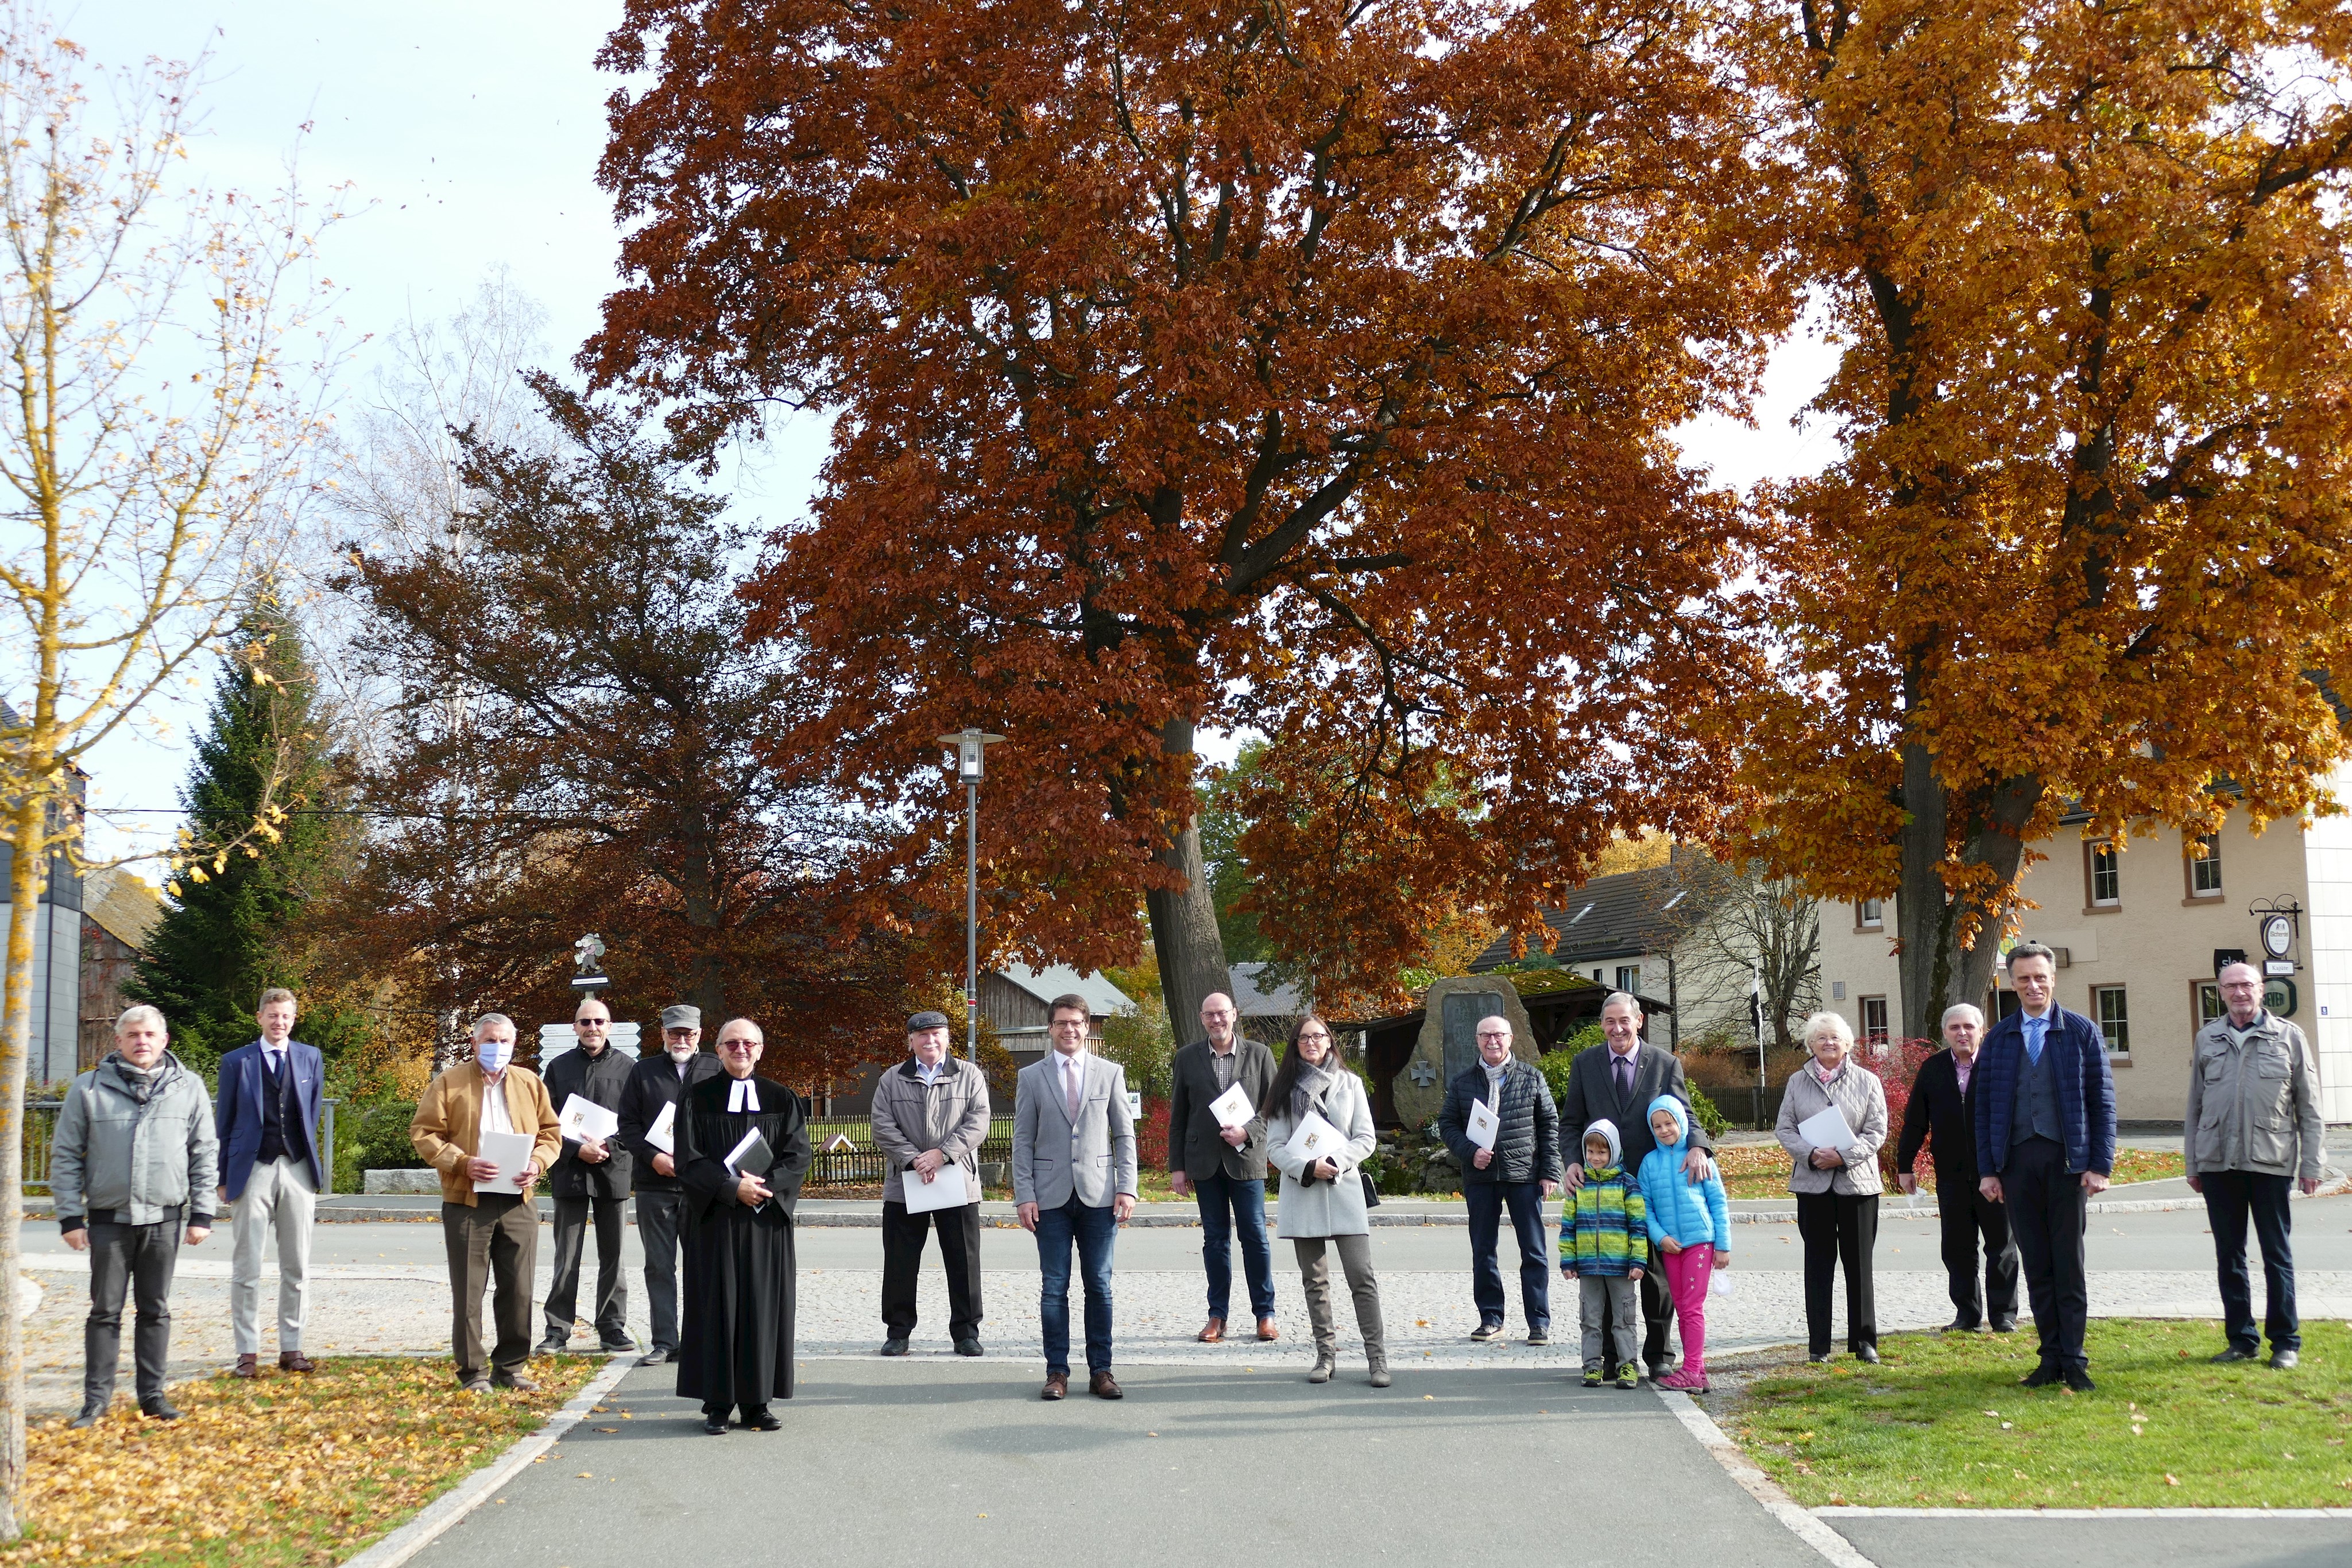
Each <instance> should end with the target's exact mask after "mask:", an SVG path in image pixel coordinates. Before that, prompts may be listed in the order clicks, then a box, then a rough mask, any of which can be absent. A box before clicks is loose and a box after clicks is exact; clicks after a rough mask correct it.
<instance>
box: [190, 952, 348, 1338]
mask: <svg viewBox="0 0 2352 1568" xmlns="http://www.w3.org/2000/svg"><path fill="white" fill-rule="evenodd" d="M294 1012H295V1002H294V993H293V992H291V991H289V990H285V989H282V988H278V987H275V986H273V987H271V988H269V989H268V990H266V991H264V992H262V993H261V1003H260V1006H258V1007H257V1008H256V1009H254V1018H255V1019H256V1021H257V1022H258V1023H259V1024H260V1025H261V1038H260V1039H259V1040H255V1041H254V1042H253V1043H252V1044H251V1045H241V1046H239V1047H237V1048H236V1050H235V1051H230V1052H229V1053H228V1054H227V1055H226V1056H224V1057H222V1058H221V1064H220V1093H219V1095H218V1096H217V1097H216V1098H215V1100H214V1102H213V1124H214V1127H215V1131H217V1132H218V1134H220V1150H221V1155H220V1161H221V1165H220V1168H221V1189H220V1196H221V1201H222V1202H224V1203H226V1204H228V1205H229V1206H230V1209H229V1212H230V1216H231V1221H230V1222H231V1225H232V1230H231V1236H232V1240H231V1241H230V1247H231V1248H232V1249H233V1250H232V1253H231V1258H230V1263H229V1276H228V1312H229V1323H230V1327H231V1330H232V1332H233V1333H235V1335H236V1375H237V1376H239V1377H256V1376H258V1375H260V1366H261V1258H262V1252H263V1249H265V1248H266V1247H267V1246H268V1240H269V1237H270V1234H271V1233H272V1232H273V1231H274V1232H276V1234H277V1237H278V1370H280V1371H281V1372H310V1371H313V1370H315V1368H313V1367H312V1365H311V1364H310V1360H309V1358H307V1357H306V1356H304V1355H303V1354H302V1322H303V1320H304V1318H306V1317H307V1316H308V1315H309V1312H310V1219H311V1211H312V1209H313V1207H315V1206H316V1204H317V1201H318V1196H319V1193H320V1190H321V1189H323V1188H324V1187H325V1186H326V1185H327V1173H326V1168H325V1166H323V1165H322V1164H321V1163H320V1158H319V1095H320V1089H321V1087H322V1085H323V1082H324V1080H325V1077H326V1062H325V1060H324V1059H323V1058H321V1057H320V1054H319V1053H318V1051H314V1050H313V1049H311V1048H310V1046H307V1045H304V1044H303V1043H302V1042H301V1041H300V1040H295V1039H293V1038H292V1036H293V1032H294Z"/></svg>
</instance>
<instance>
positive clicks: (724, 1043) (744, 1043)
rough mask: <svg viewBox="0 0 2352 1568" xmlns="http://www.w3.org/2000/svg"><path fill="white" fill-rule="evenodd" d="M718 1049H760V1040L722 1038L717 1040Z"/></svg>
mask: <svg viewBox="0 0 2352 1568" xmlns="http://www.w3.org/2000/svg"><path fill="white" fill-rule="evenodd" d="M759 1049H760V1042H759V1041H758V1040H720V1041H719V1050H721V1051H757V1050H759Z"/></svg>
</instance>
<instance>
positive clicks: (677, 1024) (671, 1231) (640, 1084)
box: [618, 1006, 720, 1366]
mask: <svg viewBox="0 0 2352 1568" xmlns="http://www.w3.org/2000/svg"><path fill="white" fill-rule="evenodd" d="M661 1019H662V1049H661V1053H660V1054H659V1055H654V1054H652V1053H650V1052H648V1053H647V1054H646V1056H645V1057H644V1058H643V1059H642V1060H640V1061H638V1062H637V1064H636V1066H635V1067H633V1068H631V1069H630V1070H629V1082H628V1084H627V1086H626V1087H625V1088H624V1089H623V1090H622V1091H621V1108H620V1116H621V1130H620V1133H619V1134H618V1136H619V1138H620V1142H621V1146H622V1147H623V1148H625V1149H626V1150H628V1151H629V1163H630V1175H631V1180H632V1183H633V1185H634V1187H635V1193H636V1201H637V1243H638V1245H639V1246H641V1247H643V1248H644V1249H645V1252H646V1303H647V1305H648V1308H649V1310H650V1311H651V1312H652V1314H653V1348H652V1349H650V1350H648V1351H647V1352H646V1354H645V1356H644V1358H643V1359H642V1360H640V1361H639V1362H638V1363H637V1364H638V1365H640V1366H659V1365H660V1364H662V1363H664V1362H666V1361H667V1360H669V1359H670V1358H671V1357H673V1356H675V1355H676V1354H677V1319H678V1312H677V1246H678V1231H677V1227H678V1218H679V1216H680V1214H681V1213H682V1212H683V1211H684V1209H685V1207H686V1192H685V1189H684V1188H683V1187H681V1186H679V1185H678V1179H677V1156H676V1154H675V1152H674V1151H675V1149H676V1147H677V1138H676V1135H675V1133H674V1131H670V1130H664V1131H662V1132H661V1141H659V1142H656V1141H655V1136H654V1134H655V1132H656V1128H657V1127H658V1126H659V1124H660V1123H661V1121H662V1113H663V1112H664V1111H665V1110H667V1108H668V1107H671V1106H674V1105H676V1104H677V1103H678V1101H679V1100H680V1099H681V1098H682V1097H683V1096H684V1095H685V1093H686V1092H687V1091H688V1090H689V1089H691V1088H693V1087H694V1086H695V1085H696V1084H698V1083H699V1082H702V1081H703V1080H704V1079H706V1078H709V1077H711V1076H713V1075H714V1074H716V1073H718V1072H719V1071H720V1068H719V1059H718V1058H717V1057H715V1056H713V1055H711V1054H710V1053H709V1051H704V1050H703V1049H702V1009H700V1008H690V1007H683V1006H680V1007H667V1008H664V1009H662V1015H661ZM670 1115H671V1116H673V1117H675V1116H676V1115H677V1113H676V1112H675V1111H671V1112H670Z"/></svg>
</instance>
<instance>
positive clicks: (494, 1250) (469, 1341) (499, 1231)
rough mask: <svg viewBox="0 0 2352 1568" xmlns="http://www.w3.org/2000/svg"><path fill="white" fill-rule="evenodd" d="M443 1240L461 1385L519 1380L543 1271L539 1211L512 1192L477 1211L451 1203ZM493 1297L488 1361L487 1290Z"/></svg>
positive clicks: (482, 1199) (482, 1198)
mask: <svg viewBox="0 0 2352 1568" xmlns="http://www.w3.org/2000/svg"><path fill="white" fill-rule="evenodd" d="M441 1237H442V1239H443V1240H444V1241H445V1242H446V1244H447V1246H448V1250H449V1296H450V1317H451V1319H452V1322H451V1323H450V1333H449V1339H450V1349H451V1350H452V1351H453V1352H454V1353H455V1354H456V1356H457V1381H458V1382H459V1383H460V1384H467V1383H472V1382H474V1381H475V1380H477V1379H478V1378H484V1377H490V1376H492V1375H493V1374H494V1373H495V1375H496V1377H497V1378H499V1380H504V1379H507V1378H510V1377H512V1376H514V1375H516V1374H517V1373H519V1372H520V1371H521V1370H522V1369H523V1364H525V1363H526V1362H528V1361H530V1287H531V1271H532V1270H534V1269H536V1268H537V1267H538V1266H539V1209H538V1207H537V1206H536V1205H534V1204H533V1203H532V1202H531V1201H530V1199H529V1198H525V1197H517V1196H515V1195H514V1194H512V1193H503V1192H484V1193H477V1194H475V1196H474V1204H473V1207H470V1208H469V1207H467V1206H466V1205H464V1204H462V1203H450V1202H448V1201H447V1200H446V1199H445V1200H443V1202H442V1205H441ZM485 1288H488V1289H490V1291H491V1306H490V1312H491V1317H492V1320H493V1322H495V1323H496V1324H497V1327H498V1343H497V1344H496V1345H495V1346H494V1347H493V1348H492V1349H491V1351H490V1354H489V1360H488V1365H485V1364H484V1362H483V1356H482V1291H483V1290H484V1289H485Z"/></svg>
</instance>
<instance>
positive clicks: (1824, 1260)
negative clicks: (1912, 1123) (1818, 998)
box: [1773, 1013, 1886, 1361]
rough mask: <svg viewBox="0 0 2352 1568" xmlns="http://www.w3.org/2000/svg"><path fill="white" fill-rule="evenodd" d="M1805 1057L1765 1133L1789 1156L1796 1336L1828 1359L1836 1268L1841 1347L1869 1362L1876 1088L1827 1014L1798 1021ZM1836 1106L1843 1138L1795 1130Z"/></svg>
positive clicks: (1879, 1113) (1882, 1124)
mask: <svg viewBox="0 0 2352 1568" xmlns="http://www.w3.org/2000/svg"><path fill="white" fill-rule="evenodd" d="M1805 1049H1806V1050H1807V1051H1811V1052H1812V1057H1813V1060H1812V1061H1810V1062H1808V1063H1807V1064H1805V1065H1804V1066H1803V1067H1801V1068H1799V1069H1798V1070H1797V1071H1796V1073H1795V1075H1794V1076H1792V1077H1791V1078H1790V1080H1789V1087H1788V1091H1787V1092H1785V1093H1784V1094H1782V1095H1781V1096H1780V1122H1779V1124H1777V1125H1776V1126H1775V1127H1774V1128H1773V1132H1774V1134H1776V1135H1777V1136H1778V1137H1779V1138H1780V1146H1781V1147H1782V1148H1784V1149H1786V1150H1788V1151H1789V1162H1790V1169H1789V1190H1790V1192H1792V1193H1795V1194H1796V1195H1797V1234H1798V1235H1799V1236H1801V1237H1802V1238H1803V1239H1804V1242H1805V1337H1806V1340H1807V1342H1808V1343H1807V1348H1808V1350H1809V1351H1810V1353H1811V1356H1812V1359H1813V1360H1815V1361H1827V1360H1828V1359H1829V1358H1830V1289H1831V1286H1832V1284H1834V1283H1835V1282H1836V1280H1837V1270H1838V1266H1839V1264H1841V1263H1843V1264H1844V1266H1845V1343H1846V1349H1847V1350H1849V1351H1850V1352H1852V1353H1853V1357H1854V1359H1855V1360H1857V1361H1876V1360H1877V1359H1878V1305H1877V1301H1876V1300H1875V1297H1874V1293H1873V1291H1872V1290H1871V1277H1870V1264H1871V1253H1872V1252H1873V1251H1874V1249H1876V1248H1877V1246H1878V1195H1879V1193H1880V1191H1881V1190H1883V1187H1884V1185H1885V1184H1883V1183H1882V1182H1881V1181H1880V1180H1879V1179H1878V1147H1879V1145H1881V1144H1884V1143H1885V1142H1886V1085H1885V1084H1884V1083H1881V1082H1879V1081H1878V1074H1876V1073H1874V1072H1873V1071H1869V1070H1868V1069H1867V1068H1865V1067H1864V1066H1863V1065H1862V1064H1861V1063H1860V1062H1857V1061H1853V1026H1852V1025H1850V1024H1848V1023H1847V1022H1846V1021H1845V1019H1842V1018H1840V1017H1839V1016H1838V1015H1837V1014H1835V1013H1815V1014H1814V1015H1813V1016H1812V1017H1811V1018H1809V1019H1806V1020H1805ZM1832 1105H1834V1106H1836V1107H1837V1108H1838V1112H1839V1113H1840V1114H1842V1115H1843V1116H1844V1118H1845V1124H1846V1130H1847V1131H1848V1132H1849V1133H1851V1134H1853V1142H1851V1143H1849V1144H1847V1145H1844V1146H1843V1147H1842V1148H1832V1147H1827V1146H1817V1145H1814V1144H1813V1143H1812V1142H1811V1140H1810V1139H1808V1138H1806V1137H1805V1136H1804V1135H1803V1134H1801V1133H1800V1132H1799V1131H1798V1129H1799V1128H1800V1127H1802V1126H1803V1125H1804V1124H1806V1123H1807V1122H1809V1121H1811V1120H1812V1119H1813V1118H1814V1117H1815V1116H1817V1115H1819V1114H1821V1113H1822V1112H1823V1111H1825V1110H1827V1109H1829V1108H1830V1107H1831V1106H1832Z"/></svg>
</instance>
